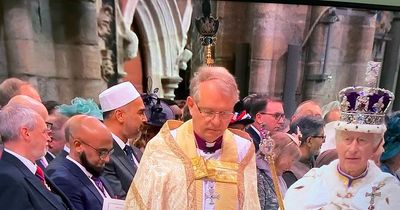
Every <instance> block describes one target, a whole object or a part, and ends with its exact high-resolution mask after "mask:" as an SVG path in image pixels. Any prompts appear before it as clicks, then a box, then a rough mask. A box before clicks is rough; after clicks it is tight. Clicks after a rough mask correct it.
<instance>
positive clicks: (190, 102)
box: [186, 96, 194, 116]
mask: <svg viewBox="0 0 400 210" xmlns="http://www.w3.org/2000/svg"><path fill="white" fill-rule="evenodd" d="M186 106H188V109H189V113H190V115H192V116H193V113H192V109H193V106H194V99H193V97H191V96H188V97H187V99H186Z"/></svg>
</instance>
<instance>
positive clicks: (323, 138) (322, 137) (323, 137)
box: [311, 135, 326, 140]
mask: <svg viewBox="0 0 400 210" xmlns="http://www.w3.org/2000/svg"><path fill="white" fill-rule="evenodd" d="M311 137H312V138H321V139H322V140H325V139H326V136H325V135H323V136H311Z"/></svg>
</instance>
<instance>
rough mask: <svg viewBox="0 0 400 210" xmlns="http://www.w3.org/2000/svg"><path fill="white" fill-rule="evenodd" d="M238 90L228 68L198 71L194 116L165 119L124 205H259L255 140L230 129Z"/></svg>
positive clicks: (190, 100) (190, 104) (192, 92)
mask: <svg viewBox="0 0 400 210" xmlns="http://www.w3.org/2000/svg"><path fill="white" fill-rule="evenodd" d="M238 92H239V91H238V88H237V84H236V82H235V79H234V77H233V76H232V75H231V74H230V73H229V72H228V71H227V70H226V69H225V68H223V67H201V68H200V69H199V70H198V71H197V73H196V74H195V76H194V77H193V79H192V80H191V82H190V96H189V97H188V98H187V106H188V107H189V111H190V114H191V115H192V120H189V121H187V122H185V123H183V122H178V121H167V122H166V123H165V124H164V126H163V127H162V128H161V130H160V132H159V133H158V134H157V135H156V136H155V137H154V138H153V139H152V140H151V141H150V142H149V143H148V144H147V147H146V150H145V151H144V154H143V158H142V161H141V163H140V167H139V169H138V171H137V173H136V176H135V178H134V180H133V183H132V185H131V188H130V190H129V193H128V196H127V198H126V209H171V210H172V209H260V205H259V201H258V196H257V183H256V182H257V177H256V171H255V154H254V146H253V144H252V142H251V140H250V138H249V136H248V135H247V134H246V133H245V132H242V131H238V130H236V131H232V132H235V133H232V132H231V131H230V130H228V129H227V128H228V125H229V122H230V121H231V118H232V116H233V107H234V105H235V103H236V102H237V101H238V98H239V94H238Z"/></svg>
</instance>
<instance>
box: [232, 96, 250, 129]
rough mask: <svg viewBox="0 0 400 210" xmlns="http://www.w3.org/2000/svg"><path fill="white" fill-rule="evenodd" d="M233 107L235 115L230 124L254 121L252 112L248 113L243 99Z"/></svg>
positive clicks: (245, 123)
mask: <svg viewBox="0 0 400 210" xmlns="http://www.w3.org/2000/svg"><path fill="white" fill-rule="evenodd" d="M233 109H234V115H233V117H232V119H231V122H230V123H229V125H234V124H242V125H249V124H252V123H253V122H254V119H253V118H251V116H250V114H249V113H247V111H246V109H245V108H244V105H243V101H241V100H240V101H238V102H237V103H236V104H235V107H234V108H233Z"/></svg>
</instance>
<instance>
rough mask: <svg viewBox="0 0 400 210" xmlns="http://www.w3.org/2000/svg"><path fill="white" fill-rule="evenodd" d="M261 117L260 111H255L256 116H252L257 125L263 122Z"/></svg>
mask: <svg viewBox="0 0 400 210" xmlns="http://www.w3.org/2000/svg"><path fill="white" fill-rule="evenodd" d="M261 117H262V114H260V113H257V114H256V116H254V121H255V122H256V123H257V124H259V125H261V124H262V123H263V122H262V119H261Z"/></svg>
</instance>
